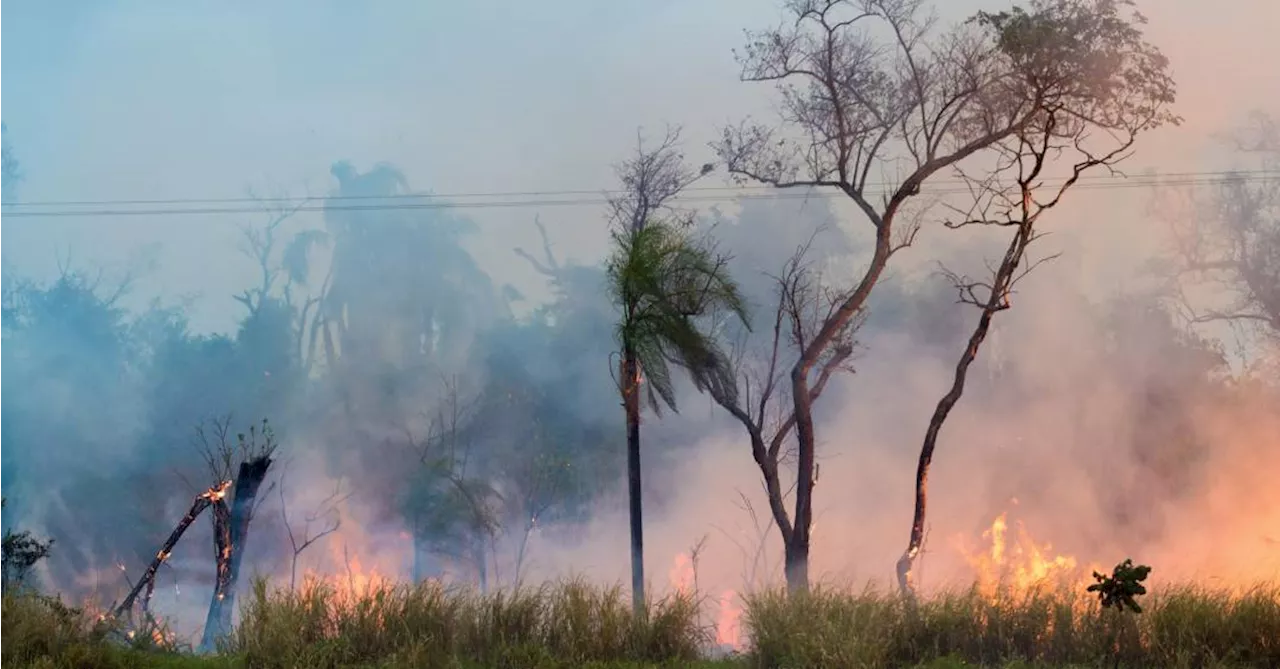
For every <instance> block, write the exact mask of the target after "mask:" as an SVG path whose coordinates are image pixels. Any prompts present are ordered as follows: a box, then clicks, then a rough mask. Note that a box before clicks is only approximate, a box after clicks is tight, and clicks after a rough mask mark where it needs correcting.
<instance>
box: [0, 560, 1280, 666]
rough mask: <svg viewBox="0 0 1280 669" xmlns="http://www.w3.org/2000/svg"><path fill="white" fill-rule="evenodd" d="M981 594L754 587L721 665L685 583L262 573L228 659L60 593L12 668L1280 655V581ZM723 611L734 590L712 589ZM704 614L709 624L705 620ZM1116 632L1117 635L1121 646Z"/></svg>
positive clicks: (8, 640) (26, 613) (28, 604)
mask: <svg viewBox="0 0 1280 669" xmlns="http://www.w3.org/2000/svg"><path fill="white" fill-rule="evenodd" d="M998 594H999V596H996V597H992V596H990V593H988V592H985V591H984V590H983V589H982V588H979V587H974V588H973V589H970V590H968V591H963V592H954V593H943V594H937V595H934V596H931V597H927V598H925V599H924V600H922V601H921V602H920V603H919V605H918V607H917V608H914V609H913V608H910V607H908V606H907V605H906V604H905V603H904V602H903V600H901V599H900V598H898V597H896V596H894V595H892V594H886V593H880V592H875V591H865V592H860V593H851V592H848V591H840V590H835V589H829V588H824V589H817V590H815V591H814V592H813V593H812V594H811V595H809V596H806V597H801V598H795V599H788V598H786V597H785V596H784V595H783V593H781V592H777V591H771V592H765V593H759V594H756V595H749V596H747V597H746V598H745V601H746V607H745V611H744V613H743V615H742V618H741V625H742V631H743V636H744V639H745V641H746V644H747V648H746V649H745V651H744V654H743V656H741V657H737V658H728V659H722V660H710V659H706V656H705V654H704V653H705V651H704V649H705V648H707V647H708V644H709V643H711V642H712V641H713V638H714V636H715V629H714V626H708V625H707V624H706V622H705V621H706V619H707V618H708V617H714V616H707V615H703V616H702V617H701V618H700V617H699V615H698V610H697V609H698V606H697V604H698V602H697V601H696V600H695V599H693V598H692V597H691V596H689V595H687V594H676V595H672V596H671V597H668V598H666V599H664V600H662V601H661V602H659V603H656V604H655V605H654V607H653V610H652V613H651V615H650V616H649V618H648V620H645V621H640V620H635V619H634V618H632V616H631V615H630V600H629V598H628V597H627V596H626V593H625V591H623V590H621V589H619V588H601V587H597V586H593V585H589V584H586V583H583V582H580V581H568V582H563V583H558V584H553V585H546V586H543V587H539V588H531V589H527V590H522V591H518V592H508V593H494V594H488V595H482V594H479V593H477V592H475V591H474V590H469V589H462V588H450V587H446V586H443V585H440V584H438V583H424V584H422V585H420V586H416V587H412V588H410V587H406V586H395V585H391V584H388V583H371V584H369V585H367V586H365V587H364V588H363V589H361V590H360V591H359V592H354V593H352V592H350V591H344V590H343V589H341V588H335V587H334V585H333V584H332V583H326V582H324V581H319V580H311V581H308V582H307V583H306V584H305V586H304V587H302V588H299V589H298V591H296V592H290V591H288V590H286V589H280V590H275V589H271V588H269V587H268V586H267V584H266V583H263V582H259V583H257V584H256V585H255V588H254V591H253V592H252V593H249V596H248V597H246V598H245V602H244V610H243V614H244V615H243V620H242V623H241V625H240V626H239V628H238V629H237V631H236V634H235V637H234V638H233V639H232V640H231V644H230V646H229V647H227V648H225V649H224V652H223V654H222V655H221V656H219V657H192V656H189V655H184V654H179V653H174V652H163V651H159V650H157V649H155V648H150V649H146V648H144V646H143V645H142V644H134V645H133V646H128V645H120V644H112V643H110V642H109V641H108V636H106V635H105V634H103V632H102V630H101V629H100V628H99V627H95V625H94V624H93V619H92V617H89V616H85V615H83V614H80V613H78V612H76V611H74V610H70V609H66V608H65V607H61V606H60V605H58V604H56V603H53V602H50V601H49V600H44V599H37V598H33V597H30V596H13V595H10V594H6V595H5V597H4V620H3V628H4V644H3V666H4V667H5V668H6V669H7V668H8V667H41V668H44V667H68V668H70V667H76V668H80V667H85V668H92V667H157V668H170V667H172V668H178V667H191V668H193V669H194V668H197V667H200V668H204V667H254V668H255V669H257V668H264V669H272V668H277V667H278V668H284V667H316V668H319V669H324V668H330V667H332V668H337V667H369V668H371V667H382V668H386V669H396V668H399V667H436V666H440V667H468V668H471V667H474V668H477V669H479V668H482V667H484V668H487V667H521V668H526V667H527V668H531V669H539V668H544V667H545V668H560V667H565V668H567V667H584V666H588V667H590V666H594V667H598V668H600V669H605V668H608V669H621V668H623V667H627V668H629V669H638V668H640V667H657V666H667V667H706V668H710V667H721V668H724V669H728V668H729V667H743V668H745V667H824V668H826V667H829V668H832V669H840V668H843V667H859V668H864V669H876V668H880V667H883V668H886V669H888V668H894V669H897V668H900V667H927V668H930V669H951V668H952V667H956V668H958V667H975V666H985V667H1007V668H1010V669H1012V668H1014V667H1019V668H1024V669H1029V668H1032V667H1100V666H1108V667H1109V666H1111V665H1112V662H1113V658H1115V657H1117V655H1116V652H1117V651H1118V653H1119V655H1118V657H1119V658H1120V660H1121V666H1126V667H1161V668H1164V669H1181V668H1187V669H1190V668H1191V667H1224V668H1225V667H1239V668H1244V667H1275V666H1280V586H1277V585H1275V584H1272V585H1267V586H1263V587H1258V588H1255V589H1252V590H1248V591H1226V590H1211V589H1205V588H1197V587H1190V586H1188V587H1167V588H1163V589H1156V590H1155V591H1154V592H1153V593H1152V594H1151V595H1148V596H1147V597H1146V598H1144V604H1145V608H1144V612H1143V613H1142V614H1140V615H1136V616H1133V615H1128V614H1126V615H1125V616H1123V617H1122V616H1116V615H1113V614H1115V613H1116V612H1114V611H1102V610H1099V608H1098V607H1097V605H1096V603H1094V601H1093V600H1090V599H1088V598H1087V597H1086V596H1085V593H1084V592H1083V591H1082V590H1079V591H1077V590H1074V589H1073V590H1071V591H1061V590H1044V591H1041V590H1035V589H1032V590H1030V591H1027V592H1023V593H1014V592H1011V591H1006V592H1001V593H998ZM702 604H703V607H704V608H708V609H709V610H715V608H716V607H717V605H718V600H717V599H716V598H714V597H709V598H706V599H705V601H703V602H702ZM700 620H701V621H702V622H700ZM1113 639H1114V640H1115V645H1114V646H1113Z"/></svg>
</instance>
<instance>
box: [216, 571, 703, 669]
mask: <svg viewBox="0 0 1280 669" xmlns="http://www.w3.org/2000/svg"><path fill="white" fill-rule="evenodd" d="M697 618H698V604H697V602H696V601H695V600H694V599H693V598H691V597H689V596H683V595H673V596H670V597H667V598H664V599H662V600H659V601H658V602H656V603H655V604H653V605H652V606H651V609H650V611H649V614H648V615H647V616H645V617H640V618H637V617H635V616H633V615H632V612H631V603H630V599H629V597H627V596H626V593H624V592H623V591H622V590H621V589H620V588H617V587H612V588H599V587H594V586H591V585H588V584H587V583H585V582H582V581H564V582H560V583H556V584H551V585H545V586H542V587H539V588H530V589H523V590H516V591H514V592H497V593H493V594H488V595H482V594H480V593H478V592H476V591H475V590H473V589H470V588H450V587H446V586H443V585H440V584H438V583H434V582H426V583H422V584H419V585H416V586H411V587H410V586H393V585H389V584H375V585H372V586H370V587H369V588H368V590H367V591H365V592H362V593H361V594H360V596H359V597H355V598H352V597H347V596H343V595H342V594H340V593H339V592H338V591H336V590H335V589H334V588H333V587H332V586H331V585H330V584H328V583H326V582H323V581H309V582H308V583H306V584H305V585H304V586H303V587H302V588H301V589H299V590H298V591H296V592H291V591H288V590H277V591H271V590H270V589H269V588H268V586H267V584H266V583H265V582H263V581H259V582H257V583H255V585H254V591H253V594H252V597H250V599H249V602H248V605H247V606H246V607H245V609H244V612H243V616H242V619H241V623H240V627H239V628H238V630H237V633H236V635H235V638H234V639H233V640H232V643H231V644H230V645H229V647H228V648H227V650H228V651H229V652H232V653H235V654H238V655H241V656H242V657H243V658H244V659H245V661H246V663H247V664H248V665H249V666H253V667H262V668H264V669H271V668H274V667H280V668H284V667H300V666H305V667H317V668H323V667H341V666H352V665H362V664H374V663H379V662H390V663H391V664H393V665H395V666H450V665H451V664H456V663H457V662H467V663H475V664H477V665H479V666H485V667H543V666H581V665H583V664H586V663H591V662H618V661H631V662H664V661H690V660H695V659H697V658H698V655H699V652H700V651H701V650H702V649H703V648H705V645H706V642H707V640H708V630H705V629H703V628H702V627H700V626H699V625H698V620H697Z"/></svg>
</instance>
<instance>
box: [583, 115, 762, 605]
mask: <svg viewBox="0 0 1280 669" xmlns="http://www.w3.org/2000/svg"><path fill="white" fill-rule="evenodd" d="M678 137H679V135H678V133H677V132H675V131H670V132H668V134H667V136H666V139H665V140H664V141H663V142H662V143H661V144H660V145H659V146H658V147H657V148H656V149H646V148H645V147H644V144H643V142H642V143H641V144H640V146H639V148H638V151H637V155H636V156H635V157H634V158H633V159H632V160H630V161H628V162H625V163H623V164H622V165H621V166H619V168H618V172H619V175H620V176H621V177H622V183H623V186H624V188H625V190H624V193H625V195H623V196H622V197H619V198H616V199H615V200H613V203H612V204H613V214H614V215H613V220H612V225H613V230H612V231H611V232H612V237H613V246H614V249H613V254H612V255H611V256H610V257H609V259H608V261H607V262H606V263H605V273H606V276H607V280H608V287H609V294H610V296H611V297H612V298H613V301H614V304H615V305H616V306H617V309H618V312H619V318H618V327H617V335H616V338H617V343H618V345H619V347H620V349H621V350H620V351H619V357H618V376H617V382H618V391H619V394H620V395H621V396H622V406H623V408H624V410H625V412H626V425H627V482H628V486H627V487H628V495H629V498H630V500H629V501H630V520H631V593H632V595H631V596H632V600H633V608H634V610H635V611H636V613H637V614H639V613H641V612H643V611H644V610H645V598H644V588H645V578H644V525H643V505H642V502H641V475H640V411H641V408H642V406H641V405H642V402H643V403H644V404H647V405H648V406H649V408H650V409H651V410H652V411H653V412H654V413H655V414H656V413H660V412H661V410H662V407H663V406H664V405H665V406H666V407H667V408H669V409H671V410H672V411H675V410H676V389H675V383H674V380H673V378H672V374H671V366H672V365H677V366H679V367H680V368H682V369H684V370H686V371H688V373H689V376H690V378H691V379H692V380H693V384H694V387H695V388H697V389H698V390H704V389H707V388H710V389H712V392H713V393H717V391H718V392H720V393H723V392H726V390H721V389H728V388H733V387H734V385H733V380H732V377H731V376H730V374H729V364H728V357H727V356H726V355H725V354H724V353H723V352H722V351H721V350H720V348H719V342H718V341H717V340H716V338H715V337H714V336H712V335H711V334H710V333H708V332H706V331H705V327H703V323H702V322H700V321H704V320H705V319H707V318H708V317H711V316H713V315H715V314H716V313H720V312H724V313H732V314H734V315H736V316H737V317H738V318H739V319H741V321H742V322H744V323H745V322H746V321H747V313H746V306H745V304H744V303H743V299H742V295H741V293H740V292H739V290H738V285H737V283H736V282H735V281H734V280H733V278H732V277H731V276H730V275H729V267H728V258H726V257H724V256H721V255H719V254H717V253H715V250H714V249H713V248H712V247H711V245H710V244H709V243H708V240H706V239H698V238H696V237H694V236H693V235H691V234H690V231H689V228H690V227H691V225H692V222H693V221H692V218H687V219H685V220H680V219H679V218H677V217H676V216H673V215H671V212H670V211H669V210H670V208H671V199H672V198H674V197H675V196H677V195H679V193H680V191H681V190H682V189H684V188H685V187H687V186H688V185H689V184H691V183H693V182H694V181H695V180H696V179H697V178H698V177H700V176H702V175H705V174H706V173H707V172H709V171H710V166H704V167H703V169H702V171H701V173H695V172H692V171H689V170H687V169H686V168H685V167H684V164H683V157H682V156H681V155H680V154H679V153H677V151H676V144H675V143H676V140H677V139H678Z"/></svg>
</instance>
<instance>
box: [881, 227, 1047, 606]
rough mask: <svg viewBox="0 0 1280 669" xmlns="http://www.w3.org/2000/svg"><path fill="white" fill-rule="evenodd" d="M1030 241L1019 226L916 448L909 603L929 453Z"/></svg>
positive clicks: (904, 569) (900, 568)
mask: <svg viewBox="0 0 1280 669" xmlns="http://www.w3.org/2000/svg"><path fill="white" fill-rule="evenodd" d="M1030 239H1031V226H1030V225H1029V224H1024V225H1022V226H1020V227H1019V228H1018V232H1017V233H1015V234H1014V238H1013V241H1012V242H1010V244H1009V249H1008V250H1007V251H1006V252H1005V256H1004V260H1003V261H1002V262H1001V264H1000V268H999V269H998V270H997V271H996V276H995V278H994V280H993V281H992V282H991V294H990V296H989V297H988V298H987V301H986V303H985V304H982V305H981V309H982V315H981V316H979V317H978V323H977V325H975V326H974V328H973V332H972V333H971V334H970V335H969V343H968V345H966V346H965V349H964V352H963V353H961V354H960V360H958V361H957V362H956V369H955V374H954V376H953V377H952V380H951V388H950V389H949V390H947V393H946V394H945V395H943V396H942V398H941V399H939V400H938V405H937V406H936V407H935V408H934V410H933V416H931V417H930V418H929V428H928V429H927V430H925V433H924V443H923V444H922V445H921V447H920V460H919V462H918V463H917V464H916V500H915V513H914V514H913V515H912V517H911V535H910V537H909V538H908V540H907V549H906V550H905V551H903V553H902V557H900V558H898V565H897V573H898V587H899V588H900V589H901V590H902V593H903V594H904V595H906V596H907V597H908V598H909V599H910V600H912V601H914V600H915V595H916V591H915V583H914V582H913V580H912V573H911V570H912V569H913V568H914V567H915V562H916V559H917V558H919V557H920V549H921V548H922V547H923V545H924V524H925V513H926V511H927V510H928V502H929V466H930V465H931V464H932V463H933V451H934V448H935V447H936V446H937V444H938V434H939V433H940V432H942V425H943V424H944V423H946V422H947V416H949V415H950V414H951V410H952V409H953V408H954V407H955V405H956V403H957V402H959V401H960V397H961V396H962V395H964V385H965V380H966V379H967V378H968V375H969V366H970V365H972V364H973V361H974V359H975V358H977V357H978V350H979V349H980V348H981V347H982V342H983V340H985V339H986V338H987V332H988V331H990V329H991V321H992V319H993V318H994V317H995V315H996V312H997V311H1001V310H1003V309H1005V308H1006V306H1007V304H1006V302H1005V299H1006V297H1007V295H1008V291H1009V288H1010V285H1011V282H1012V280H1013V273H1014V272H1015V271H1016V270H1017V268H1018V264H1019V262H1020V261H1021V260H1022V256H1023V255H1024V254H1025V252H1026V246H1027V244H1028V243H1029V242H1030Z"/></svg>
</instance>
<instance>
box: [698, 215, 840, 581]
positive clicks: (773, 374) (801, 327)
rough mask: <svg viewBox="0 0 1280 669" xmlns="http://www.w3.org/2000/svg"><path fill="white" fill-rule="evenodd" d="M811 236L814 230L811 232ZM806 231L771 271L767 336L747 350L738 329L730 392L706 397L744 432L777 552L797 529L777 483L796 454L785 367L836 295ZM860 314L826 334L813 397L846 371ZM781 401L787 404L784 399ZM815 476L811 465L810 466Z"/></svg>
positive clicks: (835, 303)
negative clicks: (759, 346) (828, 341)
mask: <svg viewBox="0 0 1280 669" xmlns="http://www.w3.org/2000/svg"><path fill="white" fill-rule="evenodd" d="M814 236H815V237H816V236H817V234H816V233H815V235H814ZM813 241H814V240H813V238H811V239H810V240H809V241H808V242H806V243H805V244H804V245H803V246H801V247H800V248H799V249H797V250H796V252H795V255H794V256H792V257H791V259H790V260H788V261H787V263H786V265H785V266H784V267H783V270H782V273H781V274H779V275H778V276H776V277H775V278H774V281H775V283H776V286H775V289H776V302H775V307H774V309H773V318H772V320H771V322H770V324H769V325H770V329H769V331H770V332H771V333H772V336H771V337H770V338H769V339H768V341H767V343H766V348H765V349H764V350H759V351H752V350H748V348H749V347H750V339H749V337H747V336H745V333H743V335H742V336H740V338H739V340H738V343H737V345H736V346H735V355H734V356H733V373H734V377H735V385H734V386H733V387H732V390H733V392H723V391H724V390H725V389H726V387H723V386H713V387H712V388H711V389H710V394H711V396H712V398H713V399H714V400H715V401H716V403H717V404H719V405H720V406H721V407H723V408H724V409H725V410H726V411H728V412H729V414H730V415H731V416H733V417H734V418H735V419H736V420H737V421H738V422H739V423H741V424H742V426H743V428H744V429H745V430H746V432H747V437H748V439H749V441H750V444H751V457H752V459H754V460H755V462H756V466H757V467H759V468H760V473H761V475H762V476H763V478H764V489H765V496H766V497H767V498H768V502H769V511H770V514H771V515H772V517H773V523H774V526H775V527H777V528H778V532H779V534H781V537H782V545H783V552H784V560H785V559H787V558H789V557H791V556H793V555H794V551H795V550H796V547H797V542H798V540H799V537H800V535H799V534H797V530H796V526H797V525H796V522H795V518H793V517H792V516H791V514H790V513H789V512H788V511H787V505H786V503H787V499H786V496H787V493H786V491H785V489H784V483H783V479H782V476H783V473H784V471H785V467H786V466H787V465H789V464H792V463H794V462H795V460H796V458H795V455H796V453H795V449H794V448H791V449H788V448H785V446H786V444H787V441H788V440H789V439H790V438H791V435H792V433H793V431H794V430H795V428H796V413H795V410H794V408H793V407H794V403H791V402H789V401H788V399H789V398H788V394H787V392H788V386H787V383H786V378H785V375H786V369H787V368H788V367H789V366H790V364H794V360H795V358H797V357H798V356H799V355H800V352H802V351H804V350H805V347H806V346H807V345H808V344H809V342H810V341H811V339H812V337H813V336H814V334H815V333H816V332H817V331H818V328H819V327H820V325H821V324H822V323H823V322H825V321H826V320H827V319H829V318H830V317H831V314H832V313H833V311H834V310H835V309H837V308H839V305H840V296H839V295H838V294H837V293H834V292H833V291H827V290H824V289H823V288H822V276H821V274H819V273H818V272H816V271H815V270H814V269H813V267H812V265H811V262H810V260H809V258H808V255H809V252H810V249H811V247H812V243H813ZM860 321H861V319H854V320H851V321H849V322H848V323H846V325H845V327H844V329H843V330H842V331H841V332H839V333H838V335H837V336H836V337H835V338H834V339H833V340H832V345H831V346H830V347H829V348H828V349H827V353H826V354H825V356H824V358H823V359H822V360H821V361H820V362H819V367H820V368H821V370H822V371H821V373H820V374H819V375H818V378H817V380H816V381H815V382H814V384H813V386H812V387H811V388H810V389H809V393H810V397H811V399H813V400H816V399H817V398H818V397H820V396H821V395H822V392H823V391H824V390H825V389H826V388H827V385H828V383H829V382H830V381H831V378H832V377H833V376H834V375H835V374H836V372H839V371H852V368H851V366H850V364H849V362H850V358H851V357H852V355H853V352H854V344H855V341H854V335H855V333H856V330H857V327H858V326H859V325H860ZM788 404H790V405H791V406H790V407H788ZM814 477H815V479H816V478H817V473H816V471H815V474H814ZM787 574H788V583H790V584H792V585H793V587H799V583H798V578H797V577H798V574H797V573H796V572H794V571H788V572H787Z"/></svg>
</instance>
